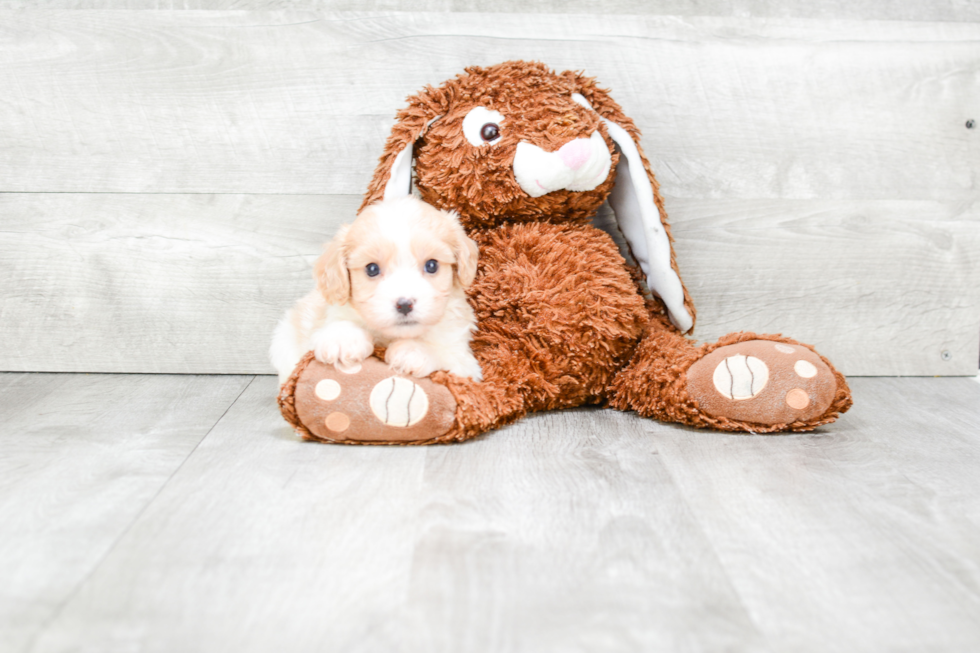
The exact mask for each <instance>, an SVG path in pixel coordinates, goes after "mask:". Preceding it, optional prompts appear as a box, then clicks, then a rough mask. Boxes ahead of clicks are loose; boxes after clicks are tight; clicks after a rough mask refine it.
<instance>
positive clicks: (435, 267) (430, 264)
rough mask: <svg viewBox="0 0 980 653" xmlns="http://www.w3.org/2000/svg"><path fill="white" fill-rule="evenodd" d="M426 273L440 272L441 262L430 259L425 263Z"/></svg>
mask: <svg viewBox="0 0 980 653" xmlns="http://www.w3.org/2000/svg"><path fill="white" fill-rule="evenodd" d="M425 271H426V272H428V273H429V274H435V273H436V272H438V271H439V261H437V260H435V259H434V258H430V259H429V260H428V261H426V262H425Z"/></svg>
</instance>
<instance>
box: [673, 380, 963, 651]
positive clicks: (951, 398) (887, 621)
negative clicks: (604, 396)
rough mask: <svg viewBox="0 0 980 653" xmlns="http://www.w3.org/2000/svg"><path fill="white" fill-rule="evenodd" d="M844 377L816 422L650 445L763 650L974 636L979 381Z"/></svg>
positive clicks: (943, 644)
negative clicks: (828, 413)
mask: <svg viewBox="0 0 980 653" xmlns="http://www.w3.org/2000/svg"><path fill="white" fill-rule="evenodd" d="M852 389H853V390H854V408H853V409H852V410H851V411H850V412H849V413H848V414H847V415H846V416H845V417H844V418H842V419H841V420H840V421H839V422H838V423H836V424H835V425H834V426H833V427H830V428H826V429H822V433H820V434H816V435H806V436H786V437H777V438H771V437H764V436H728V435H718V434H708V433H692V432H684V431H683V430H681V429H674V430H670V431H661V430H657V431H656V432H655V433H656V434H657V435H658V436H659V438H660V440H659V444H658V449H659V450H660V452H661V455H662V457H663V461H664V464H665V465H666V467H667V468H668V470H669V471H670V472H671V474H672V478H674V480H675V481H676V482H677V484H678V486H679V487H680V488H681V494H682V496H684V498H685V500H686V501H687V502H688V503H689V505H690V506H691V509H692V511H693V512H694V514H695V515H697V517H698V520H699V522H700V523H701V525H702V526H703V528H704V531H705V533H706V534H707V535H708V538H709V539H710V540H711V541H712V543H713V545H714V548H715V551H716V552H717V554H718V556H719V558H720V559H721V560H722V563H723V565H724V567H725V569H726V570H727V572H728V573H729V575H730V577H731V579H732V583H733V585H734V586H735V588H736V591H737V592H738V594H739V596H740V597H741V598H742V600H743V601H744V602H745V605H746V607H747V609H748V610H749V613H750V614H752V615H753V618H754V620H755V622H756V624H757V625H758V627H759V629H760V630H761V631H762V633H763V634H764V635H765V637H766V639H767V641H769V642H770V643H771V644H772V647H773V650H777V651H790V650H792V651H827V650H848V651H886V650H919V651H925V650H932V651H972V650H976V649H977V648H978V647H980V621H978V620H977V618H976V615H977V614H978V613H980V501H978V499H977V497H978V496H980V477H978V475H977V473H976V470H977V466H978V464H980V454H978V451H980V447H978V445H980V430H978V429H977V423H978V418H980V412H978V411H980V388H978V387H977V385H976V384H975V383H973V382H972V381H971V380H968V379H962V380H957V379H901V380H898V379H854V382H853V385H852Z"/></svg>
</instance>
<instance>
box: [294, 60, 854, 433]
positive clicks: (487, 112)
mask: <svg viewBox="0 0 980 653" xmlns="http://www.w3.org/2000/svg"><path fill="white" fill-rule="evenodd" d="M576 94H578V95H580V96H581V98H584V100H585V103H583V102H579V101H576V98H575V97H574V96H575V95H576ZM586 103H587V105H591V108H589V106H584V104H586ZM474 111H475V112H476V113H474ZM496 115H499V116H501V117H502V118H501V119H500V120H497V122H496V123H494V124H493V125H491V127H492V129H490V130H489V131H485V132H478V131H476V130H474V129H473V121H474V120H475V118H472V117H471V118H470V121H469V123H470V124H469V132H468V133H464V129H463V125H464V121H466V118H467V116H478V117H479V118H480V120H481V121H482V120H489V119H487V118H485V117H486V116H496ZM495 120H496V118H495ZM607 121H608V122H607ZM498 123H499V124H498ZM610 124H611V125H612V126H609V125H610ZM614 126H618V127H619V128H622V130H625V132H624V133H625V134H627V135H628V136H629V138H630V139H631V140H632V144H631V145H630V147H632V146H633V145H635V147H636V149H637V151H638V152H639V156H640V158H641V160H642V172H641V173H639V174H641V175H642V174H645V176H646V179H647V180H648V182H649V186H650V188H652V200H651V203H652V204H654V205H655V208H654V207H650V211H652V215H655V216H658V217H659V221H660V224H661V225H662V229H663V231H665V232H666V238H667V239H668V241H667V242H669V244H670V251H669V268H670V270H673V271H674V273H676V274H677V275H678V277H679V268H678V265H677V260H676V256H675V254H674V252H673V246H672V243H673V240H672V238H670V228H669V225H668V224H667V219H666V212H665V210H664V203H663V199H662V197H661V195H660V192H659V185H658V183H657V180H656V178H655V177H654V175H653V172H652V170H651V169H650V165H649V162H648V161H647V159H646V157H645V156H644V155H643V152H642V148H640V145H639V144H640V132H639V130H638V129H637V128H636V126H635V125H634V123H633V121H632V120H630V119H629V118H628V117H627V116H625V115H624V114H623V112H622V110H621V108H620V107H619V105H618V104H616V102H615V101H613V100H612V98H611V97H610V95H609V93H608V92H607V91H606V90H604V89H601V88H599V87H598V86H597V85H596V83H595V81H594V80H593V79H591V78H588V77H585V76H584V75H582V74H580V73H576V72H564V73H554V72H552V71H551V70H549V69H548V68H547V67H546V66H545V65H543V64H540V63H533V62H524V61H511V62H506V63H503V64H500V65H497V66H492V67H489V68H477V67H474V68H468V69H466V71H465V73H463V74H461V75H459V76H458V77H456V78H455V79H451V80H449V81H447V82H445V83H443V84H442V85H440V86H438V87H432V86H430V87H426V88H425V89H424V90H422V91H421V92H420V93H418V94H417V95H414V96H412V97H410V98H409V99H408V106H407V107H406V108H405V109H403V110H402V111H400V112H399V113H398V116H397V123H396V124H395V126H394V128H393V130H392V134H391V137H390V138H389V139H388V142H387V143H386V145H385V150H384V153H383V155H382V157H381V160H380V162H379V165H378V168H377V170H376V171H375V174H374V176H373V178H372V180H371V183H370V185H369V188H368V192H367V195H366V196H365V199H364V205H365V206H367V205H369V204H371V203H373V202H376V201H378V200H379V199H381V198H382V197H385V196H386V195H391V194H392V193H397V192H408V188H407V186H406V187H405V188H404V189H402V188H396V187H394V186H395V184H394V183H393V182H392V179H396V178H397V176H396V175H394V174H393V166H395V164H396V162H397V161H406V160H407V159H406V158H405V157H406V156H407V155H406V154H405V152H411V153H412V154H413V155H414V157H415V159H416V163H415V178H416V179H415V181H416V187H417V190H418V192H419V194H420V195H421V197H422V198H423V199H424V200H425V201H426V202H428V203H430V204H432V205H433V206H437V207H439V208H442V209H447V210H453V211H457V212H458V213H459V215H460V221H461V223H462V224H463V226H464V227H465V228H466V229H467V231H468V233H469V234H470V236H471V237H472V238H473V239H474V240H475V241H476V242H477V243H478V244H479V247H480V264H479V268H478V271H477V274H476V279H475V281H474V283H473V285H472V286H471V287H470V288H469V290H468V296H469V301H470V303H471V305H472V306H473V309H474V311H475V314H476V318H477V324H478V331H477V333H476V335H475V337H474V340H473V342H472V347H473V351H474V354H475V355H476V358H477V359H478V360H479V361H480V364H481V366H482V369H483V375H484V378H483V381H482V382H475V381H473V380H471V379H464V378H460V377H459V376H457V375H453V374H450V373H446V372H436V373H434V374H433V375H432V377H431V379H432V381H434V382H435V383H437V384H440V385H444V386H445V387H446V388H448V390H449V392H450V393H451V394H452V397H453V399H454V400H455V401H456V419H455V423H454V424H453V425H452V427H451V428H450V429H449V430H448V431H447V432H446V433H444V434H432V435H433V437H429V438H425V439H419V440H418V442H417V443H431V442H448V441H460V440H465V439H467V438H470V437H473V436H475V435H478V434H480V433H483V432H485V431H488V430H491V429H494V428H497V427H499V426H501V425H504V424H507V423H510V422H513V421H514V420H517V419H519V418H520V417H521V416H523V415H525V414H526V413H528V412H530V411H537V410H548V409H560V408H567V407H572V406H581V405H587V404H595V405H608V406H612V407H615V408H619V409H622V410H634V411H636V412H637V413H638V414H640V415H643V416H648V417H654V418H657V419H661V420H665V421H671V422H678V423H682V424H688V425H690V426H695V427H702V428H705V427H707V428H715V429H720V430H728V431H743V432H755V433H759V432H780V431H804V430H810V429H812V428H814V427H816V426H819V425H821V424H826V423H828V422H831V421H833V420H834V419H836V418H837V416H838V414H839V413H841V412H844V411H846V410H847V409H848V408H849V407H850V403H851V400H850V393H849V390H848V389H847V385H846V382H845V381H844V378H843V376H841V375H840V374H839V373H838V372H836V370H834V369H833V367H832V366H831V365H830V363H829V361H827V360H826V359H824V358H822V357H820V360H822V361H823V362H824V363H826V366H827V368H826V370H827V371H825V372H822V374H824V375H825V376H823V377H821V378H818V379H817V380H818V381H821V382H822V383H823V386H822V387H824V388H827V387H831V388H832V387H836V393H833V397H834V398H833V401H832V403H831V405H830V407H829V408H828V409H827V410H826V411H824V412H823V413H822V414H820V415H818V416H817V417H815V418H811V419H808V420H796V421H790V422H786V423H780V424H759V423H754V422H753V421H752V420H751V419H748V420H746V419H741V420H739V419H732V418H731V416H729V415H726V414H724V413H725V410H722V411H720V413H719V414H708V413H706V412H705V411H704V410H703V409H702V408H701V407H700V406H699V405H698V402H697V401H696V400H695V399H694V398H693V397H692V396H691V394H690V393H689V392H688V382H689V381H690V379H689V378H688V373H689V372H691V373H692V374H693V373H696V374H698V375H701V376H698V377H697V380H698V382H699V387H701V388H704V387H709V388H710V387H712V386H711V385H710V383H711V379H710V378H709V377H704V376H703V375H704V374H705V373H706V372H704V371H703V370H699V369H697V368H696V369H695V370H694V371H691V368H692V366H693V365H694V364H695V363H696V362H697V361H699V360H701V359H702V358H703V357H705V356H706V355H707V354H708V353H710V352H711V351H714V350H715V349H717V348H719V347H722V346H726V345H734V348H733V350H732V351H736V352H737V350H738V345H739V343H747V342H749V341H752V342H756V343H758V342H759V341H764V340H769V341H772V342H773V343H787V346H786V347H785V348H786V349H788V350H790V351H794V350H792V349H791V348H790V347H789V346H788V345H798V344H799V343H796V342H795V341H793V340H790V339H788V338H783V337H781V336H773V335H756V334H747V333H733V334H730V335H729V336H726V337H725V338H722V339H721V340H719V341H718V342H717V343H713V344H708V345H703V346H701V347H697V346H695V344H694V343H693V342H692V341H690V340H688V339H687V338H685V337H684V334H682V333H680V332H679V330H678V328H677V327H676V326H674V323H672V318H673V317H676V316H673V315H670V314H669V311H668V309H667V306H666V304H665V303H664V301H662V300H661V299H660V298H659V297H657V296H656V295H653V296H651V295H650V294H648V292H647V285H646V283H645V281H646V279H645V278H644V275H643V274H642V273H641V272H640V271H639V270H638V269H637V267H636V266H634V265H630V264H629V263H627V261H626V260H624V258H623V257H622V256H621V255H620V253H619V251H618V249H617V247H616V245H615V244H614V243H613V241H612V239H611V238H610V237H609V236H608V235H607V234H605V233H604V232H602V231H600V230H598V229H596V228H594V227H593V226H592V225H591V224H590V219H591V218H592V217H593V216H594V215H595V213H596V211H597V210H598V209H599V207H600V206H601V205H602V204H603V202H605V201H606V200H607V199H609V198H610V194H611V193H612V192H613V189H614V185H616V188H617V189H619V186H618V184H620V183H621V181H622V177H623V176H622V175H621V176H620V178H619V179H617V169H618V167H619V166H620V161H621V160H624V157H625V156H626V154H625V153H624V152H623V151H622V150H621V148H620V147H618V146H617V145H616V143H614V142H613V139H612V138H611V137H610V131H611V130H612V129H613V127H614ZM478 133H485V134H487V135H489V136H490V137H491V138H490V139H486V138H485V139H484V140H486V142H483V143H481V142H480V141H479V140H477V139H476V137H475V136H474V134H478ZM620 133H623V132H620ZM595 134H599V135H600V136H601V138H602V139H603V141H604V142H605V145H606V147H607V148H608V156H607V155H606V154H605V153H604V152H600V154H601V156H602V158H603V159H604V160H605V161H611V165H610V167H609V172H608V174H607V175H606V177H605V178H604V179H599V180H596V181H595V182H594V184H592V186H591V187H586V188H585V189H584V190H583V189H578V190H571V189H569V188H568V187H566V188H565V189H561V188H559V189H557V190H552V191H551V192H546V193H544V194H542V195H540V196H539V197H532V196H531V194H529V193H528V192H526V191H525V190H524V189H523V188H522V185H521V184H522V183H523V184H524V186H525V187H531V186H530V184H531V183H533V182H534V181H535V179H534V175H533V172H534V170H533V166H531V172H530V173H529V172H527V169H526V168H527V167H528V166H524V167H522V169H521V177H522V181H519V180H518V178H517V177H515V171H514V167H515V158H516V157H517V156H518V148H519V146H521V143H524V144H525V145H524V146H521V147H523V148H524V150H525V151H532V152H533V157H532V159H533V158H534V157H537V158H538V159H547V160H546V161H545V163H546V164H547V165H560V164H558V163H555V161H557V160H558V159H560V160H561V161H564V162H566V163H568V164H569V165H570V166H571V167H575V166H577V165H579V163H580V161H579V159H582V158H586V159H587V158H588V156H593V155H594V153H595V150H594V148H593V149H592V150H591V151H592V152H593V154H592V155H588V154H586V152H587V150H588V148H589V147H592V145H587V143H594V138H595V137H594V135H595ZM587 139H588V140H587ZM570 143H571V145H569V144H570ZM531 146H533V148H531V150H528V148H530V147H531ZM562 148H565V149H564V150H563V149H562ZM539 150H540V151H539ZM547 153H558V154H557V158H556V157H555V156H551V155H548V154H547ZM400 156H401V158H399V157H400ZM632 156H635V155H632ZM600 164H601V165H607V164H604V163H603V162H602V161H600V162H598V163H597V162H595V161H592V162H591V165H592V166H593V167H592V170H595V169H604V168H601V165H600ZM523 165H524V164H522V166H523ZM529 165H530V164H529ZM542 165H544V164H542ZM582 165H590V162H588V161H586V162H585V163H584V164H582ZM639 167H640V166H636V167H635V169H638V168H639ZM624 169H625V168H624ZM635 169H634V167H633V166H632V165H631V172H635ZM574 176H575V175H574V174H573V172H569V173H568V175H566V177H567V178H569V179H571V178H572V177H574ZM580 185H582V181H581V179H576V181H575V182H574V183H573V184H569V187H571V188H579V187H580ZM585 186H589V184H585ZM651 228H652V229H653V230H654V231H656V229H659V228H660V225H656V227H655V228H654V227H651ZM658 264H662V265H664V266H665V265H666V262H663V261H662V259H661V261H660V262H658ZM664 269H666V268H664ZM681 287H682V286H681ZM683 307H684V309H686V311H687V312H688V313H689V316H690V318H691V321H693V318H694V317H695V311H694V305H693V302H692V301H691V297H690V295H689V294H688V292H687V290H686V288H684V289H683ZM674 322H676V320H674ZM691 329H693V326H692V327H691ZM753 346H754V347H756V348H758V347H759V346H760V345H758V344H756V345H753ZM774 346H775V345H774ZM807 347H808V346H807ZM808 348H809V347H808ZM780 351H781V350H780ZM723 353H724V352H723ZM726 355H727V354H726ZM743 360H744V358H743ZM813 360H816V359H813ZM789 364H790V366H791V365H792V361H789ZM702 367H703V366H702ZM821 368H822V366H821ZM786 369H792V367H789V368H786ZM804 369H806V368H804ZM707 373H708V374H710V370H709V371H708V372H707ZM781 383H782V382H781ZM785 383H788V385H785V387H783V386H778V385H774V384H775V382H773V384H770V386H769V388H768V392H769V393H770V395H771V394H773V393H775V395H776V396H777V397H779V398H781V397H782V396H783V394H785V393H792V392H796V393H799V392H802V391H801V390H799V389H794V388H793V381H792V379H791V380H790V381H788V382H785ZM800 383H802V381H801V382H800ZM828 383H829V384H832V385H830V386H828V385H827V384H828ZM716 386H717V384H716ZM287 394H288V393H287ZM787 396H789V395H788V394H787ZM794 396H796V397H798V396H799V394H797V395H794ZM712 399H713V400H715V399H716V398H714V397H712ZM753 399H754V398H752V399H750V400H749V401H751V400H753ZM287 400H288V397H287ZM732 401H733V402H734V401H735V400H734V399H732ZM722 403H724V402H722ZM787 403H789V402H788V401H787ZM732 405H734V404H732ZM814 405H815V404H814ZM746 406H750V404H748V403H746V404H740V405H739V406H738V408H739V411H740V412H739V414H745V413H746V410H745V407H746ZM748 412H749V414H751V411H748ZM784 412H785V410H784ZM391 443H397V444H406V443H407V442H405V441H404V440H400V441H396V440H395V438H392V441H391Z"/></svg>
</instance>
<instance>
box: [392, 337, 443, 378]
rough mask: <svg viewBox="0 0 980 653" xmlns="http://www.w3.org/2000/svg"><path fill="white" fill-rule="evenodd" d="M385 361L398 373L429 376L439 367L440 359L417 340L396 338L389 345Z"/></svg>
mask: <svg viewBox="0 0 980 653" xmlns="http://www.w3.org/2000/svg"><path fill="white" fill-rule="evenodd" d="M385 362H386V363H388V365H390V366H391V369H392V370H393V371H394V372H397V373H398V374H411V375H413V376H429V375H430V374H432V373H433V372H435V371H436V370H437V369H439V361H437V360H436V358H435V357H434V356H433V355H432V354H430V353H429V350H428V349H426V347H425V345H423V344H422V343H420V342H419V341H417V340H396V341H395V342H393V343H391V344H390V345H388V351H387V352H385Z"/></svg>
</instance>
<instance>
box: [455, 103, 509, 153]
mask: <svg viewBox="0 0 980 653" xmlns="http://www.w3.org/2000/svg"><path fill="white" fill-rule="evenodd" d="M504 122H505V120H504V116H503V115H502V114H501V113H500V112H499V111H494V110H492V109H487V108H486V107H473V108H472V109H470V111H469V113H467V114H466V117H465V118H463V136H465V137H466V140H468V141H469V142H470V145H473V146H476V147H480V146H482V145H493V144H494V143H496V142H497V141H499V140H500V137H501V133H500V130H501V126H502V125H503V124H504Z"/></svg>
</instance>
